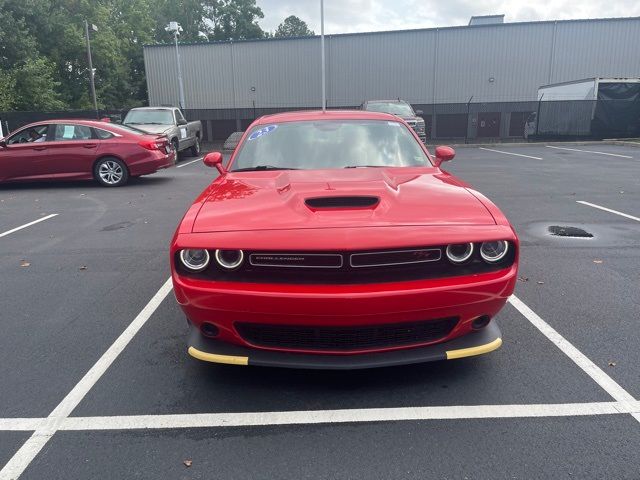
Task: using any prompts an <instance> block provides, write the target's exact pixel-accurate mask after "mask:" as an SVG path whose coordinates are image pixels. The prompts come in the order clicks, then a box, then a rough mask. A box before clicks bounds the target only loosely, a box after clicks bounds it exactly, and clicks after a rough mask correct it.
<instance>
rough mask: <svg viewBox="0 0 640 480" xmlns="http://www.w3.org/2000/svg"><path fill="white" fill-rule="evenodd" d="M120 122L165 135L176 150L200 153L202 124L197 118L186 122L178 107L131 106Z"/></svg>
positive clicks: (194, 153)
mask: <svg viewBox="0 0 640 480" xmlns="http://www.w3.org/2000/svg"><path fill="white" fill-rule="evenodd" d="M122 123H123V124H124V125H130V126H132V127H135V128H137V129H138V130H142V131H144V132H147V133H160V134H164V135H166V136H167V138H168V139H169V141H170V142H171V144H172V145H173V148H174V150H175V151H176V152H182V151H183V150H186V149H187V148H189V149H190V151H191V154H192V155H194V156H198V155H200V141H201V140H202V124H201V123H200V121H199V120H197V121H195V122H187V121H186V120H185V118H184V115H182V112H181V111H180V109H179V108H174V107H139V108H132V109H131V110H129V112H128V113H127V116H126V117H124V121H123V122H122Z"/></svg>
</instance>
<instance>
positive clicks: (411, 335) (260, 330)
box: [235, 317, 458, 352]
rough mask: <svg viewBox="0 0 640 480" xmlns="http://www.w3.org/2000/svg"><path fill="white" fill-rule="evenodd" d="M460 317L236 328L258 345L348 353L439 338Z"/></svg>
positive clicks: (248, 339) (251, 324) (238, 326)
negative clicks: (360, 324) (355, 324)
mask: <svg viewBox="0 0 640 480" xmlns="http://www.w3.org/2000/svg"><path fill="white" fill-rule="evenodd" d="M457 323H458V318H457V317H450V318H443V319H439V320H429V321H422V322H410V323H394V324H388V325H374V326H366V327H307V326H298V325H295V326H292V325H265V324H261V323H245V322H237V323H236V324H235V327H236V330H237V331H238V333H239V334H240V336H241V337H242V338H243V339H244V340H246V341H247V342H249V343H251V344H253V345H256V346H259V347H272V348H288V349H292V350H319V351H335V352H349V351H354V350H369V349H377V348H385V347H399V346H407V345H418V344H422V343H429V342H434V341H436V340H440V339H442V338H444V337H446V336H447V335H449V333H451V331H452V330H453V328H454V327H455V326H456V324H457Z"/></svg>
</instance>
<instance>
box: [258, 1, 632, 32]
mask: <svg viewBox="0 0 640 480" xmlns="http://www.w3.org/2000/svg"><path fill="white" fill-rule="evenodd" d="M257 3H258V5H259V6H260V7H261V8H262V10H263V12H264V14H265V18H264V19H263V20H262V21H261V22H260V24H261V26H262V28H263V29H265V30H275V29H276V28H277V27H278V25H279V24H280V22H282V20H284V19H285V18H286V17H288V16H289V15H296V16H298V17H300V18H301V19H302V20H304V21H305V22H307V24H309V27H310V28H311V29H312V30H314V31H315V32H316V33H320V0H257ZM324 3H325V32H326V33H349V32H367V31H378V30H399V29H408V28H430V27H447V26H452V25H466V24H467V23H469V19H470V18H471V16H472V15H489V14H505V15H506V17H505V21H506V22H523V21H532V20H564V19H574V18H603V17H630V16H640V1H638V0H608V1H602V0H554V1H553V2H548V1H542V2H540V1H536V0H533V1H532V0H529V1H522V2H520V1H504V0H483V1H482V2H479V1H478V0H444V1H443V0H325V2H324Z"/></svg>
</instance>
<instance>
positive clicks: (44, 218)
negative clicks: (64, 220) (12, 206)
mask: <svg viewBox="0 0 640 480" xmlns="http://www.w3.org/2000/svg"><path fill="white" fill-rule="evenodd" d="M57 216H58V214H57V213H52V214H51V215H47V216H46V217H42V218H39V219H38V220H34V221H33V222H29V223H25V224H24V225H21V226H19V227H16V228H12V229H11V230H7V231H6V232H4V233H0V238H1V237H6V236H7V235H11V234H12V233H14V232H17V231H18V230H22V229H23V228H27V227H30V226H31V225H35V224H36V223H40V222H44V221H45V220H49V219H50V218H53V217H57Z"/></svg>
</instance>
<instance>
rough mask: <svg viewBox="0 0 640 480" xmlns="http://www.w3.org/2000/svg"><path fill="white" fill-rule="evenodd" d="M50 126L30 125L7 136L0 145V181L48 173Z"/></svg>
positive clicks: (35, 176)
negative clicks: (2, 144)
mask: <svg viewBox="0 0 640 480" xmlns="http://www.w3.org/2000/svg"><path fill="white" fill-rule="evenodd" d="M50 130H51V129H50V126H49V125H48V124H38V125H32V126H29V127H27V128H23V129H21V130H19V131H18V132H16V133H14V134H13V135H10V136H9V137H7V140H6V141H5V145H4V146H2V147H0V181H3V180H24V179H28V178H34V179H35V178H38V177H42V176H47V175H48V174H49V172H48V169H47V157H48V155H49V148H48V147H49V143H50V142H49V139H50V135H49V132H50Z"/></svg>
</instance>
